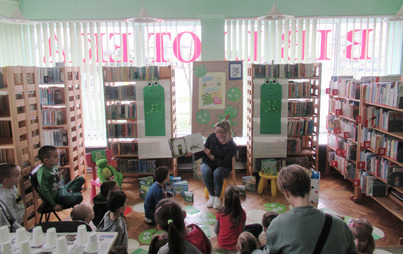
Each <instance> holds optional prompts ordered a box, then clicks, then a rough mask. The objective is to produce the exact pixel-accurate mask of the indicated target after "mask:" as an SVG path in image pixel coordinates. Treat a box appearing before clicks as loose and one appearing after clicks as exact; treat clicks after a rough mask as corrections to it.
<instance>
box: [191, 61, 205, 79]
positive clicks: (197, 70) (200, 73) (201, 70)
mask: <svg viewBox="0 0 403 254" xmlns="http://www.w3.org/2000/svg"><path fill="white" fill-rule="evenodd" d="M193 73H194V74H195V75H196V77H198V78H201V77H204V76H205V75H206V74H207V68H206V66H204V64H202V65H200V66H195V67H194V69H193Z"/></svg>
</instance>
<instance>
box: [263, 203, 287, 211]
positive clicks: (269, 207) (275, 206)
mask: <svg viewBox="0 0 403 254" xmlns="http://www.w3.org/2000/svg"><path fill="white" fill-rule="evenodd" d="M264 209H265V210H266V211H269V212H277V213H284V212H285V211H286V210H287V207H286V206H285V205H283V204H280V203H267V204H264Z"/></svg>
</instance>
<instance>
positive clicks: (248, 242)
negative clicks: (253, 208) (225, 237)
mask: <svg viewBox="0 0 403 254" xmlns="http://www.w3.org/2000/svg"><path fill="white" fill-rule="evenodd" d="M258 246H259V243H258V241H257V239H256V237H254V236H253V235H252V233H249V232H242V233H241V234H240V235H239V237H238V242H237V244H236V249H237V254H251V253H252V252H253V251H254V250H256V249H257V248H258Z"/></svg>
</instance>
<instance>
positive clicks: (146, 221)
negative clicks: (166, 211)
mask: <svg viewBox="0 0 403 254" xmlns="http://www.w3.org/2000/svg"><path fill="white" fill-rule="evenodd" d="M144 222H145V223H147V224H154V222H153V220H152V219H149V218H147V217H146V218H144Z"/></svg>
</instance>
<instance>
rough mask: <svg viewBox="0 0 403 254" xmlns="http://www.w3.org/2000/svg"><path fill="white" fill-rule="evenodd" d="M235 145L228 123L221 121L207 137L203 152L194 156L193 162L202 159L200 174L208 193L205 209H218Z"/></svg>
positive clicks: (230, 167) (230, 168)
mask: <svg viewBox="0 0 403 254" xmlns="http://www.w3.org/2000/svg"><path fill="white" fill-rule="evenodd" d="M235 152H236V144H235V142H234V140H233V139H232V131H231V126H230V124H229V122H227V121H222V122H219V123H217V124H216V125H215V126H214V133H212V134H210V136H208V138H207V140H206V142H205V144H204V151H203V152H199V153H196V154H195V160H197V159H200V158H203V160H202V164H201V172H202V176H203V181H204V185H205V186H206V187H207V190H208V192H209V193H210V198H209V200H208V201H207V207H209V208H210V207H213V208H214V209H218V208H219V207H220V206H221V202H220V195H221V189H222V186H223V181H224V179H225V178H226V177H227V176H228V175H229V174H230V172H231V170H232V157H234V155H235Z"/></svg>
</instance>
